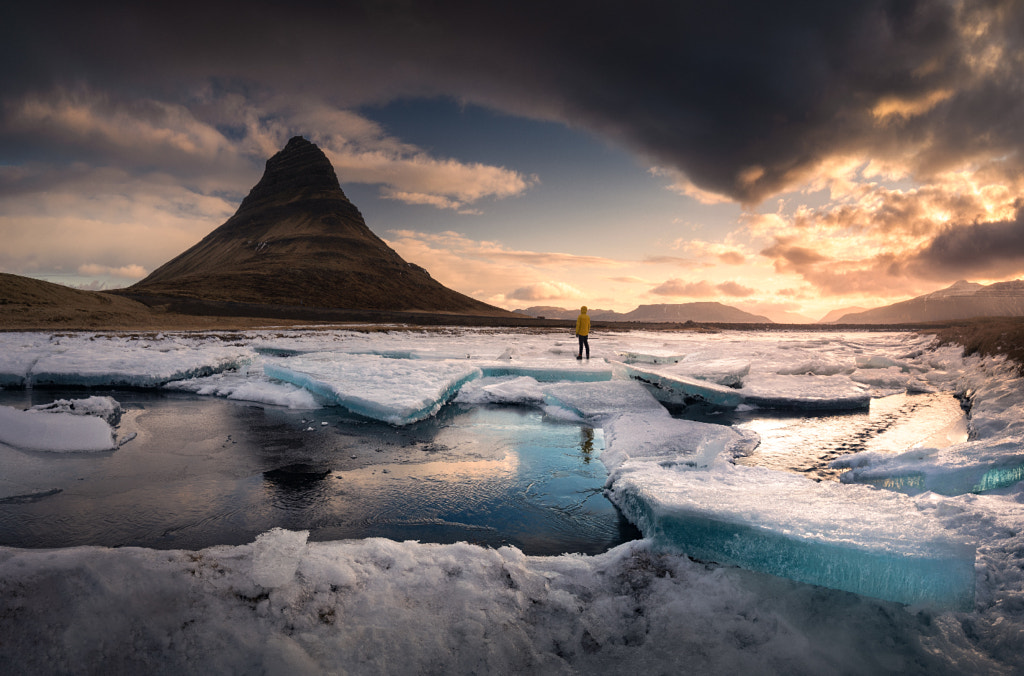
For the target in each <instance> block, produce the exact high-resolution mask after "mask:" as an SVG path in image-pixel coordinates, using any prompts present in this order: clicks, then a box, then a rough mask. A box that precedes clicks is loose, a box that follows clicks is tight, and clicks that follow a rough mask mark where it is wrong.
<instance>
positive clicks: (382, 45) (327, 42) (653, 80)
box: [0, 0, 1024, 203]
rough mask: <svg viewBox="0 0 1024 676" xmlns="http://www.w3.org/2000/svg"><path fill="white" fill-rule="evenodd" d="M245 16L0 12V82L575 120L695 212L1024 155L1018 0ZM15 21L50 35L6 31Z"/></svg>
mask: <svg viewBox="0 0 1024 676" xmlns="http://www.w3.org/2000/svg"><path fill="white" fill-rule="evenodd" d="M250 10H251V7H250V5H248V4H243V3H240V2H224V3H217V5H216V6H211V5H210V3H198V2H190V1H189V0H183V2H181V3H176V4H175V5H174V6H173V7H170V6H168V7H161V6H156V5H153V4H152V3H150V4H145V3H143V4H139V3H127V2H120V3H119V2H113V3H106V4H104V5H103V6H91V5H83V4H82V3H73V2H70V1H65V2H63V3H61V2H58V3H57V4H56V5H55V4H53V3H48V4H45V5H40V4H38V3H20V4H18V5H17V6H16V7H12V8H10V9H9V10H8V13H7V15H6V16H5V22H4V24H5V28H6V29H7V30H5V31H4V34H3V38H4V39H3V40H0V61H2V62H3V63H4V64H6V65H7V67H5V68H4V69H3V72H2V73H0V91H2V92H5V93H6V98H7V99H8V101H10V100H19V99H22V98H24V97H25V96H26V95H28V94H30V93H31V92H46V91H51V90H53V89H54V88H55V87H57V86H63V85H66V84H67V83H78V82H86V83H88V85H89V86H91V87H94V88H95V89H96V90H99V91H110V92H116V93H117V95H118V96H122V97H129V98H132V99H149V100H155V101H171V100H173V101H177V102H179V103H180V102H181V101H182V98H183V97H182V92H186V93H189V95H191V96H193V97H195V96H196V94H195V92H199V91H201V90H202V87H204V86H206V87H210V88H212V89H213V90H215V91H216V90H228V89H229V90H233V91H240V92H245V93H246V94H247V95H250V96H255V95H257V94H263V93H266V92H268V91H269V92H274V93H275V94H279V95H281V96H297V95H302V94H308V93H309V92H318V93H320V95H321V96H322V98H323V100H325V101H331V102H333V105H335V106H337V107H342V108H349V109H353V108H355V107H357V106H360V105H365V104H374V103H379V102H381V101H388V100H393V99H395V98H399V97H423V96H437V95H448V96H453V97H456V98H458V99H459V100H462V101H467V102H472V103H477V104H482V105H486V106H490V107H493V108H496V109H499V110H502V111H505V112H508V113H512V114H521V115H529V116H531V117H535V118H543V119H552V120H558V121H562V122H565V123H567V124H571V125H573V126H574V127H577V128H582V129H586V130H588V131H590V132H591V133H594V134H597V135H599V136H601V137H603V138H605V139H609V140H611V141H613V142H616V143H618V144H620V145H622V146H625V147H627V148H630V149H632V150H634V151H635V152H636V153H637V154H638V155H640V156H642V157H644V158H645V159H646V161H648V163H649V164H650V165H653V166H657V167H666V168H669V169H670V170H671V171H673V172H675V173H676V175H678V176H680V177H683V178H684V180H685V182H683V183H679V185H680V186H681V189H682V190H683V192H688V194H691V195H693V196H695V197H697V198H698V199H704V200H705V201H714V200H716V199H719V198H720V196H726V197H728V198H730V199H736V200H741V201H743V202H744V203H757V202H759V201H761V200H763V199H765V198H766V197H768V196H770V195H773V194H776V193H779V192H782V191H785V190H787V189H790V188H793V187H795V186H798V185H800V184H802V183H804V182H807V181H812V180H813V179H814V177H815V175H816V174H817V173H818V172H820V171H822V170H827V167H828V166H829V161H830V158H832V157H834V156H837V155H844V156H849V155H855V156H859V157H868V158H871V159H879V160H884V159H897V160H898V161H899V162H900V163H902V164H903V165H904V166H905V167H906V168H907V169H908V170H909V171H910V172H912V173H914V174H916V175H919V176H927V175H931V174H934V173H936V172H941V171H945V170H949V169H950V168H952V167H954V166H962V165H964V164H965V163H969V162H974V161H978V160H980V159H981V158H984V157H989V158H992V157H1006V158H1008V159H1007V160H1006V162H1005V173H1006V175H1010V174H1012V173H1013V172H1015V171H1019V170H1020V168H1021V162H1022V159H1024V154H1022V153H1021V152H1020V151H1021V149H1022V146H1024V132H1022V131H1021V129H1020V125H1018V124H1015V120H1016V119H1017V117H1018V115H1017V112H1015V111H1019V110H1020V106H1021V104H1022V99H1024V87H1022V86H1021V84H1022V81H1024V72H1022V71H1021V69H1020V68H1019V64H1018V62H1017V60H1016V59H1014V58H1012V57H1011V55H1015V54H1018V53H1020V47H1021V45H1020V41H1021V36H1020V33H1019V31H1017V30H1016V27H1017V26H1019V25H1020V24H1021V21H1022V18H1024V6H1022V5H1021V4H1020V3H1018V2H1014V1H1013V0H964V1H963V2H957V3H946V2H931V1H929V0H872V1H869V2H842V3H822V2H805V3H799V4H798V5H795V6H794V5H787V6H786V7H785V11H781V10H780V8H779V7H778V6H777V5H775V4H773V3H764V2H761V1H759V0H732V1H729V2H721V3H710V4H708V3H705V4H704V5H700V6H699V8H698V7H697V6H696V5H694V4H692V3H679V2H675V1H670V0H639V1H638V2H636V3H634V4H632V5H630V6H629V8H628V9H624V8H623V7H621V6H618V5H606V6H595V7H590V8H588V12H587V30H585V31H581V30H579V21H580V19H579V12H578V8H577V7H575V6H573V5H564V6H562V5H555V6H553V5H552V4H551V3H549V2H541V1H540V0H523V2H517V3H514V4H511V3H472V2H463V1H452V2H444V3H430V4H425V5H420V4H417V3H407V2H400V1H398V0H382V1H381V2H374V3H362V4H359V5H356V6H353V5H351V4H349V3H340V4H333V5H332V4H326V5H321V6H319V7H318V8H317V11H316V12H315V14H313V15H309V14H307V13H304V12H297V11H295V10H294V8H290V7H284V6H282V7H281V8H280V9H274V8H271V7H265V8H263V9H262V10H261V11H259V12H253V11H250ZM197 16H202V17H203V20H202V21H196V20H195V17H197ZM311 17H312V18H311ZM33 25H46V26H47V27H48V30H46V31H26V30H21V29H20V27H24V26H33ZM610 36H614V39H609V37H610ZM149 114H151V115H154V116H156V117H159V116H160V115H168V114H173V111H171V110H169V109H168V110H163V111H160V110H156V109H154V110H153V111H150V113H149ZM193 141H194V139H192V138H191V137H188V136H186V137H178V138H168V139H165V140H164V142H165V143H166V144H168V145H169V146H172V147H179V148H180V147H182V144H185V145H186V146H187V145H188V144H189V143H192V142H193ZM6 143H7V144H9V145H10V146H12V147H13V146H15V145H17V142H16V141H15V140H14V139H12V138H10V137H8V139H7V141H6ZM5 156H9V154H7V153H5ZM396 188H397V189H398V190H400V191H404V192H410V193H424V194H437V193H435V192H432V191H423V190H413V189H408V188H404V187H400V186H396ZM449 197H451V196H450V195H449ZM452 198H453V199H457V198H455V197H452Z"/></svg>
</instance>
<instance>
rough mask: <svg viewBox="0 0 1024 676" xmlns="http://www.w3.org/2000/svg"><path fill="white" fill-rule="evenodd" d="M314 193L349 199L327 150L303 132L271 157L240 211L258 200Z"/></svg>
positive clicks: (262, 201) (269, 200) (270, 200)
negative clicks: (307, 138)
mask: <svg viewBox="0 0 1024 676" xmlns="http://www.w3.org/2000/svg"><path fill="white" fill-rule="evenodd" d="M314 196H315V197H329V198H340V199H343V200H346V201H347V200H348V198H347V197H345V193H344V192H342V190H341V185H340V184H339V183H338V175H337V174H335V173H334V167H333V166H331V161H330V160H329V159H327V156H326V155H325V154H324V151H322V150H320V148H319V147H317V145H316V144H314V143H310V142H309V141H307V140H306V139H304V138H303V137H301V136H293V137H292V138H291V139H289V141H288V144H287V145H286V146H285V147H284V148H283V149H282V150H280V151H279V152H277V153H276V154H274V156H273V157H271V158H270V159H269V160H267V167H266V169H265V170H264V171H263V178H261V179H260V182H259V183H257V184H256V185H255V186H254V187H253V189H252V190H251V191H250V192H249V195H248V197H246V198H245V199H244V200H243V201H242V205H241V206H240V207H239V211H244V210H246V209H248V208H251V207H253V206H255V205H256V204H261V205H262V204H266V203H268V202H272V201H276V200H286V201H294V200H295V199H296V198H297V197H314Z"/></svg>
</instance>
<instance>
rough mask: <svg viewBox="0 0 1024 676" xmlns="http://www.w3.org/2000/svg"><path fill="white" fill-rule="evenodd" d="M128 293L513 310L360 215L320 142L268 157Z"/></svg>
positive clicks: (493, 312)
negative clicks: (225, 206)
mask: <svg viewBox="0 0 1024 676" xmlns="http://www.w3.org/2000/svg"><path fill="white" fill-rule="evenodd" d="M125 292H126V293H127V294H129V295H131V296H133V297H139V296H157V297H160V296H171V297H176V298H187V299H199V300H204V301H227V302H237V303H257V304H273V305H288V306H303V307H314V308H341V309H373V310H390V311H423V312H443V313H459V314H476V315H488V316H509V315H510V313H509V312H507V311H505V310H502V309H500V308H496V307H493V306H491V305H487V304H486V303H482V302H480V301H478V300H475V299H473V298H470V297H469V296H465V295H463V294H461V293H458V292H456V291H453V290H451V289H448V288H447V287H445V286H443V285H441V284H440V283H439V282H437V281H435V280H434V279H433V278H431V276H430V275H429V274H428V273H427V271H426V270H424V269H423V268H421V267H419V266H417V265H413V264H412V263H408V262H406V261H404V260H403V259H402V258H401V257H400V256H399V255H398V254H397V253H395V251H394V250H393V249H391V248H390V247H389V246H388V245H387V244H385V243H384V241H383V240H381V239H380V238H379V237H377V235H375V234H374V233H373V232H372V231H371V230H370V229H369V228H368V227H367V226H366V223H365V222H364V221H363V217H362V214H360V213H359V210H358V209H357V208H356V207H355V205H353V204H352V203H351V202H350V201H349V200H348V198H347V197H346V196H345V193H344V192H343V191H342V189H341V186H340V185H339V183H338V178H337V175H336V174H335V173H334V168H333V167H332V166H331V163H330V161H329V160H328V159H327V157H326V156H325V155H324V153H323V151H321V150H320V149H319V148H318V147H317V146H315V145H314V144H312V143H310V142H309V141H307V140H305V139H304V138H302V137H299V136H296V137H294V138H292V139H291V140H290V141H288V144H287V145H286V146H285V148H284V149H283V150H281V151H280V152H279V153H277V154H276V155H274V156H273V157H271V158H270V159H269V160H267V166H266V171H265V172H264V174H263V178H262V179H260V181H259V183H257V184H256V186H255V187H253V189H252V191H251V192H250V193H249V195H248V196H247V197H246V198H245V199H244V200H243V201H242V204H241V205H240V206H239V208H238V211H237V212H235V214H234V215H233V216H232V217H231V218H230V219H228V220H227V222H226V223H224V224H223V225H221V226H220V227H219V228H217V229H216V230H214V231H213V232H211V233H210V234H209V235H207V236H206V237H205V238H203V240H202V241H200V242H199V243H198V244H196V245H195V246H193V247H192V248H190V249H188V250H187V251H185V252H184V253H182V254H180V255H179V256H177V257H176V258H174V259H173V260H171V261H169V262H168V263H166V264H164V265H162V266H161V267H160V268H158V269H157V270H156V271H154V272H153V273H152V274H151V275H149V276H148V277H147V278H145V279H144V280H142V281H141V282H139V283H137V284H135V285H133V286H132V287H130V288H129V289H127V290H125Z"/></svg>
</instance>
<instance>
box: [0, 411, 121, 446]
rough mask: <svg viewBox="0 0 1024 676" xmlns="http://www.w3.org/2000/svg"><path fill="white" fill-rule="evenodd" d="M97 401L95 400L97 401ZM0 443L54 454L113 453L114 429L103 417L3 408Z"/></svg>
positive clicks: (114, 444) (0, 416)
mask: <svg viewBox="0 0 1024 676" xmlns="http://www.w3.org/2000/svg"><path fill="white" fill-rule="evenodd" d="M94 399H95V398H94ZM0 444H7V445H8V446H14V447H16V448H21V449H25V450H33V451H52V452H54V453H72V452H95V451H112V450H114V449H115V448H117V443H116V441H115V439H114V428H113V427H111V425H110V424H109V423H108V422H107V421H106V420H104V419H103V417H101V416H95V415H89V414H79V413H78V412H70V411H62V410H60V408H55V409H54V410H52V411H50V410H39V409H36V410H28V411H21V410H18V409H16V408H13V407H11V406H0Z"/></svg>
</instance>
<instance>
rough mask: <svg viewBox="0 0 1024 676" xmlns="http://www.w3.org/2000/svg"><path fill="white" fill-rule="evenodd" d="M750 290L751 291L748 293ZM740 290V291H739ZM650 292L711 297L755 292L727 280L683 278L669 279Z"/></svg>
mask: <svg viewBox="0 0 1024 676" xmlns="http://www.w3.org/2000/svg"><path fill="white" fill-rule="evenodd" d="M747 291H749V293H746V292H747ZM737 292H738V293H737ZM650 293H653V294H656V295H658V296H684V297H687V298H710V297H713V296H718V295H722V294H725V295H744V296H748V295H751V294H752V293H753V290H752V289H745V288H744V287H742V286H740V285H739V284H735V283H733V282H726V283H724V284H717V285H716V284H711V283H710V282H707V281H704V280H702V281H699V282H687V281H684V280H682V279H669V280H668V281H666V282H663V283H662V284H659V285H658V286H656V287H654V288H653V289H651V291H650Z"/></svg>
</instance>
